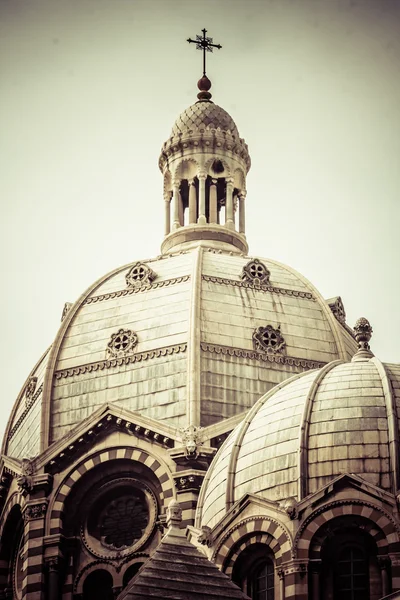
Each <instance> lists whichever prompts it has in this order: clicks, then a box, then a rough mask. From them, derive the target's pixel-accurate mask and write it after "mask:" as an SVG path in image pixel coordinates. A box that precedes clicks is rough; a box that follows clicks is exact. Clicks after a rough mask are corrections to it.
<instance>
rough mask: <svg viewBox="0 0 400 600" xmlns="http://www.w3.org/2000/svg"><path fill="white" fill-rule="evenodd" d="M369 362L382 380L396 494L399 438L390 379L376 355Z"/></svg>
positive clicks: (399, 471) (399, 479) (399, 481)
mask: <svg viewBox="0 0 400 600" xmlns="http://www.w3.org/2000/svg"><path fill="white" fill-rule="evenodd" d="M370 362H372V363H374V365H375V367H376V370H377V371H378V374H379V376H380V378H381V382H382V389H383V394H384V396H385V407H386V416H387V422H388V445H389V460H390V466H391V475H392V477H391V480H392V482H391V483H392V492H393V494H397V493H398V491H399V489H400V461H399V452H400V439H399V419H398V414H397V406H396V399H395V397H394V393H393V389H392V383H391V380H390V378H389V375H388V373H387V371H386V368H385V366H384V364H383V363H382V362H381V361H380V360H379V359H378V358H376V356H374V357H373V358H371V359H370Z"/></svg>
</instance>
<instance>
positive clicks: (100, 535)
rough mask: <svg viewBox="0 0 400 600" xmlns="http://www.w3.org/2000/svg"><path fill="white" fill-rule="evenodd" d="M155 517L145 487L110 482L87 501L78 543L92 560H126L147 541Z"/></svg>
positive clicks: (128, 481)
mask: <svg viewBox="0 0 400 600" xmlns="http://www.w3.org/2000/svg"><path fill="white" fill-rule="evenodd" d="M156 516H157V502H156V498H155V496H154V494H153V492H152V491H151V490H150V488H149V487H148V486H147V485H146V484H144V483H143V482H140V481H138V480H136V479H132V478H129V477H127V478H121V479H118V480H113V481H110V482H108V483H106V484H104V485H103V486H101V487H100V489H99V490H98V491H97V492H96V493H94V494H93V495H92V497H91V498H90V499H89V502H88V512H87V517H86V521H85V523H84V524H83V525H82V528H81V535H82V539H83V542H84V544H85V546H86V547H87V548H88V550H90V552H91V553H92V554H94V555H95V556H99V557H101V558H104V557H123V556H128V555H129V554H131V553H133V552H136V550H137V549H138V548H139V547H140V546H143V544H144V543H145V542H146V541H147V540H148V538H149V537H150V535H151V533H152V531H153V529H154V525H155V521H156Z"/></svg>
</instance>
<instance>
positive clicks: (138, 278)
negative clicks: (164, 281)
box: [125, 262, 156, 287]
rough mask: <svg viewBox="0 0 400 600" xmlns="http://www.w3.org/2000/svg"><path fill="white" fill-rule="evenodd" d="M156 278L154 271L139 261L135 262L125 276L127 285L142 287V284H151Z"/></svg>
mask: <svg viewBox="0 0 400 600" xmlns="http://www.w3.org/2000/svg"><path fill="white" fill-rule="evenodd" d="M155 278H156V274H155V273H154V271H152V270H151V269H150V267H148V266H147V265H146V264H144V263H141V262H138V263H135V264H134V265H133V266H132V267H131V268H130V269H129V271H128V273H127V274H126V276H125V280H126V285H127V286H128V287H141V286H142V285H149V284H150V283H151V282H152V281H154V279H155Z"/></svg>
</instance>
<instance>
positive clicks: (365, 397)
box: [197, 356, 400, 527]
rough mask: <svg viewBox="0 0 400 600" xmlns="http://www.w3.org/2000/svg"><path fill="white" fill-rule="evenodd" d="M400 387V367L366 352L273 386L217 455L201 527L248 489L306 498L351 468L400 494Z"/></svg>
mask: <svg viewBox="0 0 400 600" xmlns="http://www.w3.org/2000/svg"><path fill="white" fill-rule="evenodd" d="M399 388H400V369H397V370H396V369H393V368H391V367H390V366H389V365H388V366H386V365H384V364H382V363H381V362H380V361H379V360H378V359H377V358H376V357H372V358H371V357H366V356H365V357H364V358H363V359H361V360H360V357H359V359H358V360H356V361H352V362H349V363H342V362H341V361H334V362H332V363H329V364H327V365H325V366H324V367H323V368H322V369H319V370H317V371H312V372H309V373H304V374H301V375H296V376H295V377H293V378H291V379H289V380H287V381H286V382H283V383H282V384H279V385H278V386H276V387H275V388H273V389H272V390H270V391H269V392H268V393H267V394H266V395H265V396H263V397H262V398H261V399H260V400H258V402H257V403H256V404H255V405H254V407H253V408H252V409H251V410H250V412H249V414H248V416H247V417H246V419H245V420H244V421H243V422H242V423H241V424H240V425H238V427H237V428H236V429H235V430H234V431H233V432H232V434H231V435H230V437H229V438H228V439H227V440H226V442H225V444H224V445H223V446H222V448H221V449H220V450H219V452H218V454H217V455H216V457H215V459H214V461H213V463H212V465H211V467H210V470H209V473H208V474H207V478H206V479H205V481H204V484H203V487H202V490H201V493H200V497H199V504H198V514H197V525H198V526H208V527H214V526H215V525H216V524H217V523H218V522H219V521H220V519H221V518H222V517H223V516H224V514H225V513H226V511H227V510H229V508H230V507H231V506H232V505H233V504H234V503H235V502H236V501H238V500H240V499H241V498H242V497H243V496H244V495H245V494H256V495H259V496H261V497H264V498H267V499H269V500H271V501H279V502H282V501H286V500H287V499H289V498H295V499H296V501H299V500H302V499H303V498H305V497H306V496H307V495H309V494H312V493H315V492H317V491H318V490H319V489H321V488H322V487H323V486H324V485H326V484H328V483H329V481H331V480H333V479H334V478H335V477H337V476H338V475H341V474H344V473H349V474H354V475H358V476H359V477H361V478H362V479H364V480H365V481H367V482H368V483H370V484H373V485H375V486H377V487H380V488H381V489H383V490H385V491H387V492H391V493H397V490H398V489H399V486H400V467H399V452H400V445H399V418H398V414H397V413H398V410H397V405H396V396H395V394H396V390H398V389H399ZM397 401H398V399H397Z"/></svg>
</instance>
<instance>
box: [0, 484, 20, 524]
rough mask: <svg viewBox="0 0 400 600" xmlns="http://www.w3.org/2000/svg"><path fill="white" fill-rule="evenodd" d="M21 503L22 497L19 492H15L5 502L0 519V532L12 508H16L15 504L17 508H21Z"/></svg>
mask: <svg viewBox="0 0 400 600" xmlns="http://www.w3.org/2000/svg"><path fill="white" fill-rule="evenodd" d="M21 502H22V496H21V494H20V493H19V492H15V493H14V494H13V495H12V496H10V498H9V499H8V500H7V503H6V505H5V507H4V509H3V512H2V515H1V518H0V531H3V530H4V526H5V524H6V521H7V519H8V515H9V514H10V512H11V510H12V509H13V508H14V506H16V505H17V504H18V505H19V506H21Z"/></svg>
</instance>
